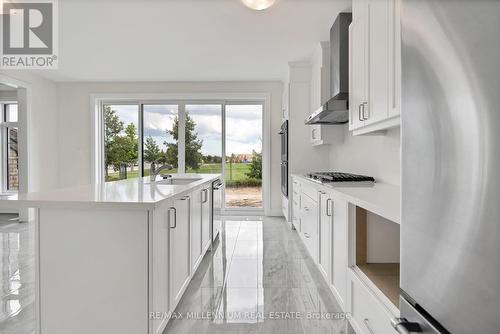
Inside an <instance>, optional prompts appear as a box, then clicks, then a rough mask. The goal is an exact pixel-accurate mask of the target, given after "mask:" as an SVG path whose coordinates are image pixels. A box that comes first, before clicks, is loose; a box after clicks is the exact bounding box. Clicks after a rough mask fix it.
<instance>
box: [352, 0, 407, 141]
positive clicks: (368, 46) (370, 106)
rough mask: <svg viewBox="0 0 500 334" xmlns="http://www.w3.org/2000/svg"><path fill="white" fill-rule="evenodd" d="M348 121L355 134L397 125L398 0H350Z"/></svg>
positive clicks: (399, 81) (399, 83)
mask: <svg viewBox="0 0 500 334" xmlns="http://www.w3.org/2000/svg"><path fill="white" fill-rule="evenodd" d="M349 38H350V92H349V95H350V96H349V99H350V110H349V113H350V121H349V129H350V130H352V131H353V134H354V135H357V134H365V133H369V132H373V131H380V130H385V129H388V128H391V127H394V126H399V110H400V103H399V100H400V85H401V71H400V66H401V63H400V57H401V56H400V49H401V43H400V32H399V0H353V21H352V23H351V26H350V31H349Z"/></svg>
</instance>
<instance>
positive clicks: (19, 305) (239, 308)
mask: <svg viewBox="0 0 500 334" xmlns="http://www.w3.org/2000/svg"><path fill="white" fill-rule="evenodd" d="M3 218H4V217H1V215H0V269H1V270H0V285H1V293H0V305H1V309H0V333H2V334H3V333H9V334H33V333H35V320H34V319H35V313H34V312H35V311H34V294H35V289H34V280H35V274H34V272H35V269H34V267H35V261H34V231H33V225H32V224H26V223H16V222H12V221H8V220H6V219H3ZM320 275H321V274H320V273H319V271H318V270H317V268H316V267H315V266H314V263H313V262H312V260H311V258H310V257H309V255H308V254H307V252H306V250H305V248H304V247H303V245H302V243H301V241H300V239H299V237H298V235H297V233H296V232H295V231H291V230H290V228H289V227H288V226H287V224H286V223H285V221H284V220H283V219H282V218H263V219H255V218H247V217H240V218H237V219H226V220H225V221H224V223H223V229H222V233H221V236H220V238H219V240H218V242H217V244H216V247H215V248H214V250H213V251H212V252H208V253H207V255H206V256H205V258H204V260H203V262H202V263H201V265H200V268H199V269H198V271H197V272H196V274H195V277H194V278H193V280H192V282H191V283H190V285H189V287H188V289H187V290H186V293H185V294H184V296H183V298H182V300H181V301H180V303H179V305H178V307H177V309H176V312H180V314H183V316H184V318H183V319H175V320H171V321H170V323H169V325H168V326H167V328H166V329H165V332H164V333H165V334H174V333H175V334H185V333H214V334H215V333H217V334H219V333H220V334H224V333H276V334H278V333H283V334H287V333H290V334H295V333H299V334H301V333H304V334H305V333H307V334H309V333H313V334H323V333H325V334H326V333H328V334H342V333H349V334H350V333H354V331H353V330H352V328H350V326H349V325H348V321H347V320H345V319H342V316H343V314H342V313H340V312H341V310H340V307H339V306H338V305H337V303H336V301H335V299H334V298H333V296H332V294H331V292H330V291H329V288H328V287H327V286H326V284H325V282H324V281H323V280H322V278H321V277H320ZM209 312H211V313H209ZM273 312H274V313H273ZM307 315H314V316H319V315H329V316H331V317H337V318H339V319H333V320H318V319H306V318H305V317H306V316H307ZM187 316H190V318H189V319H188V318H187ZM271 316H272V317H273V318H274V319H270V318H271Z"/></svg>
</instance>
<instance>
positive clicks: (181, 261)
mask: <svg viewBox="0 0 500 334" xmlns="http://www.w3.org/2000/svg"><path fill="white" fill-rule="evenodd" d="M190 201H191V198H190V196H184V197H181V198H179V199H175V200H174V201H173V205H172V207H171V208H170V209H169V210H168V221H169V229H170V240H169V241H170V242H169V246H170V247H169V255H170V256H169V260H170V261H169V262H170V266H169V268H170V270H169V282H170V284H169V291H170V293H169V296H170V305H169V306H170V307H169V310H174V309H175V307H176V305H177V304H178V302H179V300H180V299H181V297H182V293H183V292H184V290H185V288H186V286H187V284H188V283H189V279H190V274H191V268H190V256H189V254H190V249H189V244H190V242H189V241H190V232H189V230H190V226H189V225H190V224H189V210H190Z"/></svg>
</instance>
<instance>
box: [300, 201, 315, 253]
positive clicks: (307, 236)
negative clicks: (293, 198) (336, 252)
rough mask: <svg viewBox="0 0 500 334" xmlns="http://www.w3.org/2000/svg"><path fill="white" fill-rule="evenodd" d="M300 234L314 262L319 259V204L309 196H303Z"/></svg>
mask: <svg viewBox="0 0 500 334" xmlns="http://www.w3.org/2000/svg"><path fill="white" fill-rule="evenodd" d="M300 232H301V236H302V240H303V241H304V244H305V245H306V247H307V249H308V250H309V253H310V255H311V257H312V258H313V260H314V261H316V260H317V257H318V249H317V247H318V204H317V203H316V202H314V201H313V200H312V199H310V198H309V197H308V196H301V215H300Z"/></svg>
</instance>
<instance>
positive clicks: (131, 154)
mask: <svg viewBox="0 0 500 334" xmlns="http://www.w3.org/2000/svg"><path fill="white" fill-rule="evenodd" d="M123 138H124V143H123V145H124V147H123V149H124V154H123V157H122V158H123V160H122V163H126V164H127V165H129V166H130V167H131V169H132V170H133V169H134V165H135V164H136V163H137V159H138V158H139V149H138V147H137V143H138V138H137V129H136V128H135V125H134V123H130V124H129V125H127V127H126V128H125V136H124V137H123Z"/></svg>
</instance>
